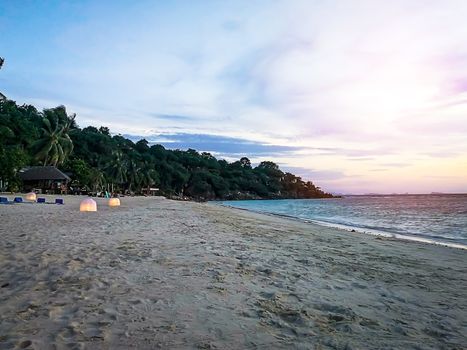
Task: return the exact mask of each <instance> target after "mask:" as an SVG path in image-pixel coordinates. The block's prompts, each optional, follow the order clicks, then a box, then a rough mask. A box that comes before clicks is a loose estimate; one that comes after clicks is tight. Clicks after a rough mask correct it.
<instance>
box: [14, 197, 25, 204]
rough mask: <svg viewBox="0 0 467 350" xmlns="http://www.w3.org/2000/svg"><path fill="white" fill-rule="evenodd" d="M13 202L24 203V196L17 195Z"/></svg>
mask: <svg viewBox="0 0 467 350" xmlns="http://www.w3.org/2000/svg"><path fill="white" fill-rule="evenodd" d="M13 202H15V203H23V197H15V199H14V200H13Z"/></svg>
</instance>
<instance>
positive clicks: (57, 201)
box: [55, 198, 63, 204]
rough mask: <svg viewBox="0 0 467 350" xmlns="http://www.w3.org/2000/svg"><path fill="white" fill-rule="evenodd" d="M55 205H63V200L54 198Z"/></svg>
mask: <svg viewBox="0 0 467 350" xmlns="http://www.w3.org/2000/svg"><path fill="white" fill-rule="evenodd" d="M55 204H63V198H55Z"/></svg>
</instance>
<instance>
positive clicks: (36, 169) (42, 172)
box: [19, 166, 71, 181]
mask: <svg viewBox="0 0 467 350" xmlns="http://www.w3.org/2000/svg"><path fill="white" fill-rule="evenodd" d="M19 177H20V178H21V180H23V181H39V180H63V181H65V180H66V181H70V180H71V179H70V177H69V176H68V175H67V174H64V173H63V172H61V171H60V170H58V169H57V168H56V167H54V166H32V167H29V168H24V169H22V170H20V171H19Z"/></svg>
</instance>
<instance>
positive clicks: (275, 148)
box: [0, 0, 467, 194]
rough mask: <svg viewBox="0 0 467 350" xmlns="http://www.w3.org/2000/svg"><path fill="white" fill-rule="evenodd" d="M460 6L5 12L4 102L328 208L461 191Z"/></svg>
mask: <svg viewBox="0 0 467 350" xmlns="http://www.w3.org/2000/svg"><path fill="white" fill-rule="evenodd" d="M466 18H467V1H465V0H444V1H430V0H411V1H406V0H401V1H398V0H394V1H383V0H362V1H359V0H347V1H345V0H335V1H333V0H330V1H326V0H314V1H313V0H284V1H282V0H269V1H255V0H250V1H242V0H237V1H209V0H203V1H201V0H192V1H188V0H186V1H79V2H77V1H69V2H67V1H9V0H0V56H1V57H4V58H5V64H4V67H3V68H2V70H1V71H0V91H1V92H2V93H3V94H5V95H6V96H7V97H8V98H10V99H13V100H15V101H17V103H19V104H23V103H30V104H34V105H35V106H36V107H38V108H51V107H55V106H58V105H65V106H66V107H67V110H68V112H69V113H76V114H77V122H78V124H79V125H80V126H81V127H85V126H88V125H93V126H96V127H99V126H101V125H104V126H108V127H110V129H111V131H112V132H113V133H121V134H123V135H127V136H128V137H130V138H132V139H134V140H137V139H139V138H141V137H144V138H146V139H147V140H148V141H151V142H155V143H162V144H163V145H165V146H166V147H168V148H181V149H185V148H189V147H191V148H195V149H197V150H199V151H207V152H211V153H212V154H214V155H215V156H216V157H219V158H224V159H227V160H229V161H232V160H236V159H239V158H240V157H242V156H247V157H249V158H250V159H251V161H252V163H254V164H257V163H259V162H261V161H263V160H272V161H274V162H276V163H277V164H279V165H280V166H281V168H282V169H284V170H287V171H291V172H293V173H295V174H297V175H300V176H302V177H303V178H304V179H305V180H312V181H313V182H314V183H315V184H317V185H319V186H320V187H322V188H323V189H325V190H327V191H331V192H334V193H356V194H361V193H406V192H410V193H429V192H467V25H466V24H465V23H466V20H465V19H466Z"/></svg>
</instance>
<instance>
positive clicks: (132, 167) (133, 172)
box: [127, 159, 141, 192]
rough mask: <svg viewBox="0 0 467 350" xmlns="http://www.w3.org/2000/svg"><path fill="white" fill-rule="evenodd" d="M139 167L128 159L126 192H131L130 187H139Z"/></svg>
mask: <svg viewBox="0 0 467 350" xmlns="http://www.w3.org/2000/svg"><path fill="white" fill-rule="evenodd" d="M140 170H141V169H140V167H139V166H138V163H137V162H136V160H135V159H130V160H129V161H128V168H127V181H128V191H130V192H131V185H134V186H135V187H138V186H139V183H140V180H141V177H140Z"/></svg>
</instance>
